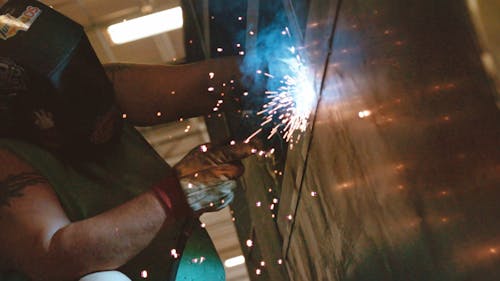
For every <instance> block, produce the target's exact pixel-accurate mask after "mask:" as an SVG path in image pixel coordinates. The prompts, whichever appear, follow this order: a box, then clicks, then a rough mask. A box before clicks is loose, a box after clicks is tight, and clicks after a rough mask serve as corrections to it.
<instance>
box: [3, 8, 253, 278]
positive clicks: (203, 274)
mask: <svg viewBox="0 0 500 281" xmlns="http://www.w3.org/2000/svg"><path fill="white" fill-rule="evenodd" d="M0 36H1V38H2V40H0V229H1V231H0V253H1V255H0V280H2V281H3V280H8V281H10V280H12V281H13V280H51V281H53V280H59V281H64V280H78V279H81V280H85V281H87V280H130V279H131V280H143V278H146V277H147V278H148V280H154V281H160V280H161V281H165V280H181V279H182V280H213V281H217V280H224V279H225V277H224V270H223V268H222V265H221V262H220V260H219V258H218V256H217V254H216V252H215V250H214V247H213V244H212V243H211V241H210V239H209V237H208V235H207V233H206V232H205V230H204V229H203V228H202V227H201V225H200V223H199V221H198V217H199V216H200V215H201V214H203V213H204V212H209V211H216V210H220V209H221V208H224V207H226V206H227V205H228V204H229V203H231V201H232V200H233V191H234V189H235V187H236V182H235V180H236V179H237V178H238V177H239V176H241V174H242V173H243V170H244V169H243V166H242V164H241V162H240V161H239V160H240V159H241V158H244V157H246V156H249V155H250V154H251V153H252V148H251V147H250V145H248V144H244V143H237V144H234V143H232V145H230V144H227V145H212V144H204V145H201V146H198V147H195V148H194V149H193V150H192V151H191V152H190V153H188V155H187V156H186V157H184V158H183V159H182V160H181V161H180V162H179V163H177V164H176V165H175V166H174V167H169V166H168V165H167V164H166V162H165V161H164V160H163V159H162V158H161V157H160V156H159V155H158V154H157V153H156V152H155V151H154V149H153V148H152V147H151V146H150V145H149V144H148V143H147V142H146V141H145V140H144V139H143V137H142V136H141V135H140V134H139V133H138V132H137V131H136V129H135V126H151V125H155V124H159V123H163V122H170V121H173V120H178V119H179V118H189V117H193V116H200V115H204V114H207V113H208V112H211V111H212V109H213V107H214V104H215V101H216V100H217V99H218V97H216V96H215V95H211V94H210V93H207V88H208V87H212V86H213V87H217V85H222V84H223V83H222V81H229V80H230V79H231V77H232V76H233V74H235V73H236V72H237V69H238V64H237V61H236V60H235V59H233V58H227V59H219V60H216V61H215V60H206V61H203V62H200V63H196V64H187V65H176V66H166V65H138V64H112V65H105V66H102V65H101V64H100V63H99V61H98V59H97V57H96V55H95V53H94V51H93V49H92V48H91V46H90V44H89V42H88V40H87V37H86V36H85V33H84V32H83V29H82V27H81V26H80V25H78V24H76V23H75V22H73V21H71V20H69V19H68V18H66V17H64V16H62V15H61V14H59V13H57V12H56V11H54V10H52V9H51V8H49V7H47V6H45V5H43V4H42V3H40V2H38V1H30V0H16V1H7V3H6V4H4V5H3V6H2V7H1V9H0ZM209 74H210V75H209ZM99 278H101V279H99ZM113 278H117V279H113Z"/></svg>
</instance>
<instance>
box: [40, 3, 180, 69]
mask: <svg viewBox="0 0 500 281" xmlns="http://www.w3.org/2000/svg"><path fill="white" fill-rule="evenodd" d="M42 2H43V3H45V4H47V5H50V6H52V7H53V8H54V9H55V10H57V11H59V12H61V13H62V14H64V15H66V16H68V17H69V18H71V19H73V20H74V21H76V22H78V23H79V24H81V25H82V26H83V27H84V28H85V30H86V32H87V35H88V37H89V39H90V41H91V43H92V45H93V47H94V49H95V51H96V53H97V55H98V57H99V59H100V60H101V62H102V63H108V62H124V61H126V62H134V63H165V62H173V61H176V60H180V59H183V58H184V57H185V52H184V45H183V42H184V35H183V32H182V30H181V29H179V30H174V31H170V32H167V33H163V34H160V35H157V36H153V37H150V38H145V39H141V40H138V41H135V42H131V43H128V44H123V45H115V44H113V43H112V42H111V40H110V39H109V37H108V34H107V32H106V28H107V27H108V26H109V25H111V24H113V23H117V22H121V21H123V20H126V19H131V18H135V17H138V16H141V15H144V14H146V13H149V12H152V11H158V10H163V9H168V8H172V7H175V6H179V5H180V0H162V1H155V0H150V1H147V0H106V1H103V0H44V1H42Z"/></svg>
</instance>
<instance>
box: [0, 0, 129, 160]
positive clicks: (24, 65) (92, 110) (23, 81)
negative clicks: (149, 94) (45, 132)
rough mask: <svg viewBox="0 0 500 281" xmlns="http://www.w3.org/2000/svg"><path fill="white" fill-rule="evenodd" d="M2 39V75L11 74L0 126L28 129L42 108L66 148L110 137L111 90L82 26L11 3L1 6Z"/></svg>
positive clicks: (37, 7)
mask: <svg viewBox="0 0 500 281" xmlns="http://www.w3.org/2000/svg"><path fill="white" fill-rule="evenodd" d="M0 38H1V40H0V57H3V58H2V62H3V68H1V64H0V71H2V70H3V71H4V73H3V75H4V76H5V75H7V76H8V75H11V76H9V77H10V80H9V79H6V77H7V76H5V77H3V79H4V82H2V83H3V86H1V87H0V88H2V87H3V88H2V89H0V90H1V91H2V93H1V97H0V109H1V108H2V107H3V108H4V110H3V112H4V113H3V114H4V115H5V114H7V115H8V116H9V118H5V119H4V118H2V120H0V128H2V129H8V128H12V127H19V126H24V125H27V122H28V119H29V120H33V112H30V111H33V110H37V108H40V109H42V110H46V111H50V113H51V114H52V116H53V119H54V123H55V126H56V128H57V130H58V131H59V132H60V133H61V134H62V135H63V136H64V138H65V145H66V146H74V147H75V149H76V150H80V151H82V149H83V151H85V149H84V148H89V149H92V148H93V147H96V146H100V145H104V144H106V143H108V142H109V141H110V140H112V139H114V136H115V135H116V134H117V132H118V131H119V130H118V127H119V125H120V118H119V117H117V116H119V114H118V112H117V111H116V110H115V111H116V112H113V109H114V107H113V105H114V91H113V86H112V84H111V83H110V81H109V80H108V78H107V76H106V73H105V71H104V68H103V67H102V65H101V63H100V62H99V60H98V58H97V56H96V54H95V52H94V50H93V49H92V47H91V45H90V43H89V40H88V38H87V36H86V34H85V32H84V30H83V27H82V26H80V25H79V24H77V23H75V22H74V21H72V20H70V19H69V18H67V17H65V16H63V15H61V14H59V13H58V12H56V11H54V10H53V9H51V8H50V7H48V6H46V5H44V4H42V3H41V2H38V1H33V0H10V1H8V2H7V3H6V4H5V5H3V6H2V7H1V8H0ZM0 75H2V74H0ZM2 99H3V102H2ZM14 105H15V106H17V107H15V110H10V111H9V110H6V109H8V108H9V107H12V106H14ZM11 109H12V108H11ZM1 112H2V111H1V110H0V114H2V113H1ZM13 113H15V114H17V115H22V114H24V115H22V116H14V115H12V114H13ZM115 118H116V119H115ZM111 119H112V120H111ZM9 122H10V123H9ZM12 122H16V124H12ZM2 123H3V124H2ZM28 123H29V122H28ZM29 129H30V128H28V127H22V128H21V129H20V130H29ZM106 130H112V132H111V133H110V132H104V131H106ZM18 131H19V128H18ZM7 132H8V131H7ZM0 133H1V132H0ZM110 135H111V136H112V137H110ZM85 153H87V151H85Z"/></svg>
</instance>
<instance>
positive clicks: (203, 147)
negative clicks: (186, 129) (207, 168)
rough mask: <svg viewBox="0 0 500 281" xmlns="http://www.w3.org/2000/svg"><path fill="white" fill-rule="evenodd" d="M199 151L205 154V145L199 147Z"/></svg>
mask: <svg viewBox="0 0 500 281" xmlns="http://www.w3.org/2000/svg"><path fill="white" fill-rule="evenodd" d="M200 149H201V152H207V151H208V147H207V146H206V145H202V146H200Z"/></svg>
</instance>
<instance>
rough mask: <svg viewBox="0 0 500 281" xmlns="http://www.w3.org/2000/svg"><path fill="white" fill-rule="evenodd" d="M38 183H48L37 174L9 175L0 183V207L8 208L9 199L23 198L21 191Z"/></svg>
mask: <svg viewBox="0 0 500 281" xmlns="http://www.w3.org/2000/svg"><path fill="white" fill-rule="evenodd" d="M38 183H48V181H47V179H46V178H44V177H43V176H41V175H39V174H37V173H20V174H17V175H10V176H8V177H7V178H5V179H4V180H2V181H0V207H3V206H10V203H9V199H11V198H12V197H21V196H23V193H22V190H23V189H24V188H25V187H27V186H30V185H34V184H38Z"/></svg>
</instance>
